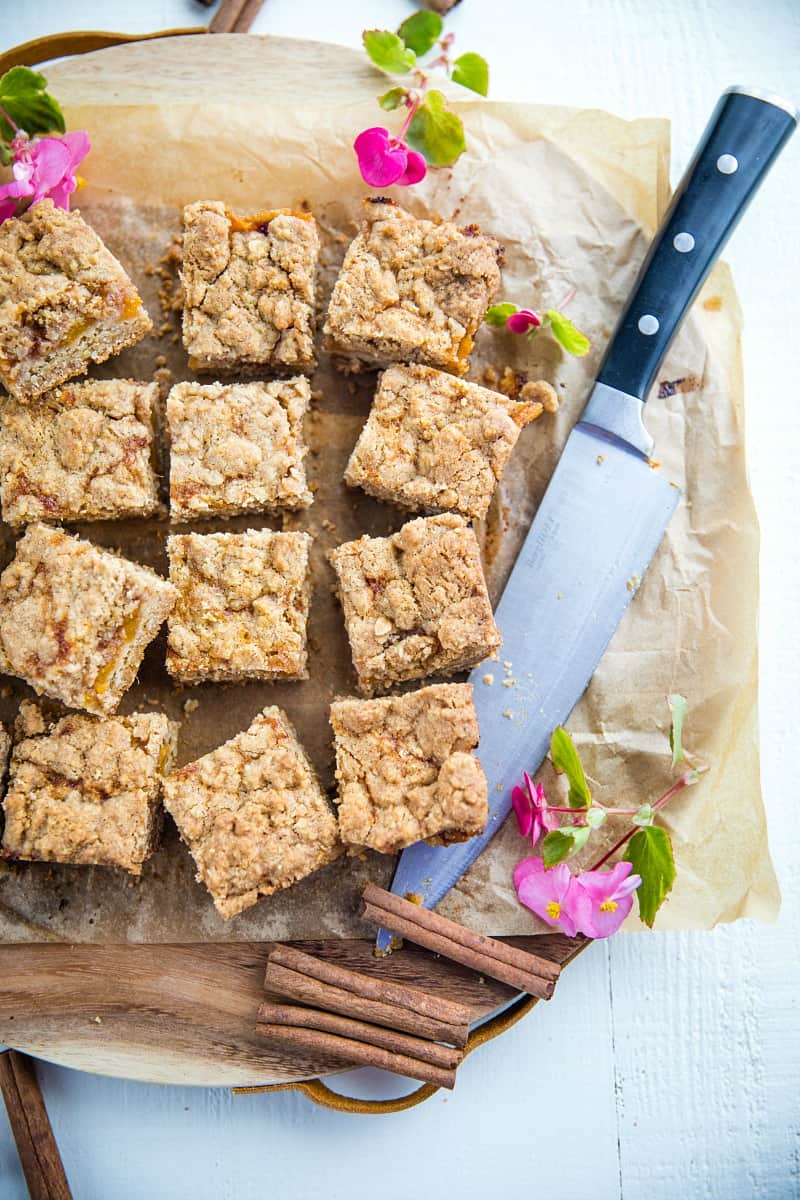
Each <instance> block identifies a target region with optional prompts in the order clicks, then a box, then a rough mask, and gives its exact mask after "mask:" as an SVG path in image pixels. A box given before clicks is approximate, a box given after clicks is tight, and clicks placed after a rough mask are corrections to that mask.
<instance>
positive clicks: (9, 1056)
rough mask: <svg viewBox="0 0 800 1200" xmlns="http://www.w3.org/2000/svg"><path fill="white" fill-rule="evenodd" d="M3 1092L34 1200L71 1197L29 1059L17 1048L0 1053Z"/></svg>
mask: <svg viewBox="0 0 800 1200" xmlns="http://www.w3.org/2000/svg"><path fill="white" fill-rule="evenodd" d="M0 1091H2V1093H3V1099H4V1101H5V1105H6V1112H7V1113H8V1123H9V1125H10V1126H11V1132H12V1133H13V1135H14V1141H15V1142H16V1144H17V1153H18V1154H19V1159H20V1163H21V1164H22V1172H23V1174H24V1176H25V1182H26V1183H27V1185H28V1192H29V1194H30V1197H31V1200H72V1192H71V1191H70V1189H69V1184H68V1183H67V1177H66V1175H65V1174H64V1166H63V1164H62V1162H61V1155H60V1154H59V1153H58V1146H57V1145H56V1140H55V1138H54V1137H53V1130H52V1128H51V1125H50V1119H49V1117H48V1116H47V1109H46V1108H45V1106H44V1100H43V1098H42V1093H41V1091H40V1089H39V1083H38V1080H37V1079H36V1071H35V1069H34V1065H33V1062H32V1060H31V1059H30V1058H28V1057H27V1056H26V1055H24V1054H18V1053H17V1051H16V1050H7V1051H5V1053H3V1054H0Z"/></svg>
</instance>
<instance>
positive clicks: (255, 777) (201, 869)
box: [164, 707, 340, 918]
mask: <svg viewBox="0 0 800 1200" xmlns="http://www.w3.org/2000/svg"><path fill="white" fill-rule="evenodd" d="M164 805H165V807H166V809H167V811H168V812H170V813H171V814H172V816H173V817H174V819H175V823H176V825H177V826H178V830H179V832H180V835H181V837H182V838H183V840H184V842H185V843H186V845H187V846H188V847H189V851H190V853H191V854H192V857H193V858H194V861H195V863H196V865H197V878H198V880H200V881H201V882H203V883H204V884H205V885H206V887H207V888H208V890H209V892H210V893H211V896H212V898H213V900H214V904H215V905H216V907H217V911H218V912H219V913H220V914H221V915H222V916H223V917H226V918H227V917H233V916H235V915H236V914H237V913H240V912H242V911H243V910H244V909H245V908H250V906H251V905H253V904H255V903H256V901H257V900H258V898H259V896H271V895H272V894H273V893H274V892H278V891H281V890H282V889H283V888H287V887H291V885H292V884H293V883H297V882H298V881H299V880H301V879H305V877H306V876H307V875H311V874H312V872H314V871H316V870H318V869H319V868H320V867H324V866H325V865H326V864H327V863H330V862H333V860H334V859H335V858H337V857H338V856H339V853H340V845H339V838H338V833H337V827H336V818H335V817H334V815H333V813H332V812H331V809H330V806H329V805H328V802H327V800H326V799H325V794H324V792H323V791H322V788H321V787H320V784H319V781H318V779H317V777H316V775H315V773H314V769H313V767H312V766H311V763H310V762H309V761H308V758H307V757H306V754H305V751H304V750H303V747H302V746H301V745H300V743H299V742H298V740H297V735H296V733H295V731H294V729H293V728H292V725H291V723H290V722H289V719H288V717H287V716H286V714H285V713H284V712H283V711H282V709H280V708H274V707H270V708H265V709H264V711H263V712H261V713H259V714H258V716H257V717H256V719H255V720H254V721H253V723H252V725H251V726H250V728H249V729H246V730H244V731H243V732H242V733H239V734H237V735H236V737H234V738H231V740H230V741H229V742H225V744H224V745H222V746H219V747H218V748H217V749H216V750H212V751H211V753H210V754H206V755H204V756H203V758H199V759H197V761H196V762H192V763H189V764H188V765H187V766H185V767H181V768H180V769H179V770H177V771H175V772H174V773H173V774H172V775H170V776H169V778H168V779H167V780H166V781H165V783H164Z"/></svg>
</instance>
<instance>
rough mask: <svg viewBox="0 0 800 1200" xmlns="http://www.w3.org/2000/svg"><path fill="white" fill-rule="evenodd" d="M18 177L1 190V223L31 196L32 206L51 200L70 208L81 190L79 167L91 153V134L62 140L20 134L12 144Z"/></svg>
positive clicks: (63, 137)
mask: <svg viewBox="0 0 800 1200" xmlns="http://www.w3.org/2000/svg"><path fill="white" fill-rule="evenodd" d="M12 148H13V151H14V165H13V167H12V172H13V175H14V178H13V179H12V180H11V182H10V183H6V184H3V186H2V187H0V221H5V220H6V219H7V218H8V217H10V216H11V215H12V214H13V213H14V212H15V211H16V201H17V200H21V199H27V198H28V197H30V199H31V204H36V203H37V201H39V200H43V199H44V198H45V197H48V198H49V199H50V200H52V201H53V203H54V204H55V205H56V206H57V207H58V208H69V197H70V194H71V193H72V192H74V191H75V188H76V187H77V180H76V179H75V168H76V167H77V166H78V163H80V162H82V161H83V159H84V158H85V157H86V155H87V154H88V153H89V148H90V142H89V136H88V134H86V133H84V132H83V131H82V130H80V131H77V132H75V133H65V134H64V135H63V136H62V137H44V138H37V139H36V140H35V141H32V140H31V139H30V138H28V137H26V136H25V135H24V134H17V136H16V137H15V138H14V141H13V143H12Z"/></svg>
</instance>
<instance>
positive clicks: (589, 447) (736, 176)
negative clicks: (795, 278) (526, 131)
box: [377, 87, 798, 951]
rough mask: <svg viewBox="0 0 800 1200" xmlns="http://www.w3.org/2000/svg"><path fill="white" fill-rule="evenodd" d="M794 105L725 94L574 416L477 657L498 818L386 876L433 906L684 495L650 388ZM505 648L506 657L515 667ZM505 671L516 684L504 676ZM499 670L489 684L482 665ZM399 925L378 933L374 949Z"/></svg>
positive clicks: (542, 742) (579, 688)
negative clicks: (665, 472)
mask: <svg viewBox="0 0 800 1200" xmlns="http://www.w3.org/2000/svg"><path fill="white" fill-rule="evenodd" d="M797 120H798V111H797V109H795V108H794V106H793V105H791V104H789V103H787V102H786V101H784V100H781V99H780V98H779V97H777V96H773V95H771V94H769V93H766V92H761V91H758V90H755V89H749V88H742V87H733V88H729V89H728V91H726V92H725V93H724V94H723V95H722V97H721V98H720V101H719V103H718V104H717V107H716V109H715V110H714V113H713V115H712V117H711V120H710V122H709V124H708V127H707V128H706V131H705V133H704V134H703V137H702V139H701V141H700V144H699V147H698V149H697V151H696V152H695V156H694V158H693V159H692V162H691V163H690V165H689V167H688V168H687V171H686V174H685V175H684V177H683V179H682V180H681V183H680V185H679V187H678V189H677V191H676V193H675V196H674V198H673V201H672V204H671V206H670V208H669V211H668V212H667V215H666V217H665V219H664V222H663V224H662V226H661V228H660V229H659V231H658V233H657V234H656V237H655V238H654V240H653V243H652V245H651V247H650V250H649V252H648V254H647V257H646V259H645V261H644V264H643V266H642V269H641V271H640V273H639V276H638V279H637V281H636V284H635V286H634V289H633V292H632V294H631V297H630V299H629V301H628V303H627V306H626V307H625V310H624V312H623V314H622V317H621V319H620V321H619V324H618V326H617V329H616V331H615V333H614V336H613V338H612V340H611V344H610V345H609V347H608V350H607V352H606V355H605V358H604V359H603V362H602V365H601V367H600V370H599V372H598V376H597V381H596V383H595V385H594V388H593V390H592V392H591V395H590V397H589V401H588V403H587V405H586V407H585V409H584V410H583V414H582V416H581V418H580V420H579V422H578V423H577V425H576V426H575V428H574V429H573V430H572V433H571V434H570V436H569V439H568V440H567V444H566V446H565V448H564V451H563V453H562V455H561V459H560V460H559V463H558V466H557V467H556V470H555V473H554V475H553V478H552V479H551V481H550V484H549V486H548V488H547V491H546V493H545V495H544V499H543V500H542V503H541V505H540V506H539V509H538V511H537V513H536V516H535V518H534V521H533V523H532V525H531V527H530V530H529V531H528V534H527V536H526V539H525V542H524V543H523V546H522V549H521V551H520V553H519V557H518V558H517V561H516V564H515V566H514V569H513V571H512V572H511V576H510V578H509V580H508V583H507V584H506V588H505V591H504V592H503V596H502V599H501V600H500V604H499V605H498V608H497V612H496V614H495V617H496V620H497V624H498V626H499V628H500V632H501V634H502V636H503V645H502V648H501V651H500V661H499V662H493V661H491V660H487V661H486V662H484V663H483V664H481V665H480V666H478V667H476V668H475V669H474V670H473V672H472V675H471V676H470V681H471V682H472V683H473V684H474V696H475V706H476V709H477V712H478V720H479V725H480V746H479V753H480V758H481V763H482V765H483V768H484V771H485V773H486V777H487V779H488V781H489V809H490V814H489V821H488V824H487V826H486V830H485V832H484V833H482V834H481V835H480V836H479V837H475V838H471V839H470V840H469V841H466V842H460V843H458V844H456V845H452V846H429V845H428V844H427V843H425V842H418V843H417V844H416V845H414V846H410V847H409V848H408V849H407V850H404V851H403V853H402V854H401V856H400V861H399V863H398V866H397V870H396V872H395V876H394V880H393V882H392V891H393V892H396V893H398V894H399V895H407V894H409V893H412V894H415V895H417V896H419V897H421V901H422V904H423V905H425V907H428V908H433V907H434V906H435V905H437V904H438V903H439V901H440V900H441V899H442V897H443V896H445V895H446V893H447V892H448V891H449V890H450V888H451V887H453V885H454V884H455V883H457V882H458V880H459V879H460V878H461V876H462V875H463V874H464V872H465V871H466V870H467V868H468V867H469V866H470V865H471V863H473V862H474V860H475V859H476V858H477V857H478V855H479V854H480V853H481V851H482V850H483V849H484V847H485V846H486V844H487V843H488V842H489V840H490V839H491V838H492V837H493V836H494V834H495V833H496V832H497V830H498V829H499V828H500V826H501V824H502V823H503V821H504V820H505V818H506V817H507V816H508V814H509V811H510V809H511V788H512V787H513V785H514V784H515V783H517V782H518V781H519V779H520V777H521V775H522V772H523V770H527V771H531V772H532V771H535V770H536V769H537V768H538V766H539V765H540V763H541V761H542V759H543V758H544V756H545V754H546V753H547V749H548V745H549V741H550V735H551V733H552V731H553V729H554V728H555V727H556V726H557V725H561V724H563V722H564V721H566V719H567V717H568V716H569V714H570V712H571V710H572V708H573V706H574V705H575V704H576V703H577V701H578V700H579V699H580V697H581V695H582V693H583V691H584V689H585V688H586V686H587V684H588V683H589V680H590V679H591V677H592V675H593V674H594V671H595V668H596V667H597V664H598V662H599V661H600V658H601V657H602V655H603V652H604V651H605V649H606V646H607V645H608V643H609V641H610V640H611V637H612V635H613V633H614V631H615V630H616V628H617V625H618V624H619V622H620V620H621V618H622V616H623V613H624V612H625V609H626V608H627V607H628V604H629V603H630V601H631V598H632V597H633V595H634V593H635V591H636V589H637V587H638V585H639V583H640V581H641V579H642V576H643V575H644V573H645V570H646V569H647V566H648V564H649V562H650V560H651V558H652V557H653V555H654V554H655V552H656V550H657V549H658V546H659V543H660V542H661V539H662V536H663V534H664V530H665V529H666V526H667V523H668V522H669V519H670V517H671V516H672V513H673V511H674V509H675V507H676V505H677V504H678V501H679V499H680V493H679V491H678V489H677V488H676V487H674V486H673V485H671V484H670V483H669V482H667V481H666V480H665V479H664V478H663V477H662V476H661V475H660V474H659V473H658V472H657V471H656V470H654V468H653V466H652V465H651V463H650V453H651V451H652V448H653V443H652V439H651V438H650V436H649V434H648V433H647V430H646V429H645V426H644V423H643V421H642V410H643V408H644V400H645V397H646V396H647V393H648V391H649V389H650V386H651V384H652V383H653V380H654V379H655V375H656V372H657V370H658V368H659V366H660V364H661V361H662V359H663V358H664V355H665V354H666V351H667V348H668V346H669V344H670V342H671V341H672V338H673V336H674V334H675V332H676V330H677V328H678V326H679V325H680V323H681V320H682V319H683V317H684V315H685V313H686V311H687V309H688V308H689V306H690V305H691V303H692V301H693V299H694V298H695V296H696V295H697V292H698V290H699V288H700V287H701V285H702V283H703V281H704V280H705V278H706V276H707V275H708V273H709V271H710V270H711V267H712V266H713V264H714V262H715V261H716V259H717V257H718V255H719V253H720V251H721V249H722V247H723V245H724V244H725V242H726V241H727V239H728V237H729V235H730V234H731V232H732V231H733V229H734V227H735V226H736V224H737V222H738V220H739V218H740V217H741V215H742V213H743V212H744V210H745V208H746V207H747V205H748V203H749V201H750V200H751V199H752V197H753V195H754V193H755V192H756V190H757V188H758V186H759V184H760V183H761V181H762V179H763V178H764V176H765V175H766V173H767V171H768V170H769V167H770V166H771V164H772V162H773V160H774V159H775V157H776V155H777V154H778V152H779V150H780V149H781V147H782V146H783V145H784V143H785V142H786V141H787V139H788V138H789V136H790V135H791V134H792V133H793V132H794V129H795V127H796V124H797ZM504 663H508V664H510V665H509V667H508V668H505V667H504V666H503V664H504ZM506 671H509V672H510V673H512V675H513V679H514V681H515V682H514V686H513V687H509V688H505V687H503V686H501V685H502V681H503V677H504V674H505V673H506ZM487 675H489V676H493V677H494V682H493V683H492V684H491V685H488V684H487V683H484V682H483V680H484V678H485V677H486V676H487ZM390 938H391V935H390V934H389V933H387V931H386V930H381V931H380V932H379V934H378V941H377V946H378V949H379V950H383V951H385V950H387V949H388V948H389V945H390Z"/></svg>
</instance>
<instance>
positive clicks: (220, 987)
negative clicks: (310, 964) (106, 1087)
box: [0, 934, 585, 1087]
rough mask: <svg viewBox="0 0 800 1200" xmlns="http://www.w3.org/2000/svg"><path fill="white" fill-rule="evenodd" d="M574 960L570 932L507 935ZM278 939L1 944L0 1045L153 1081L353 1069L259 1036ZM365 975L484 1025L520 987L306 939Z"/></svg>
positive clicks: (363, 947) (438, 962) (414, 955)
mask: <svg viewBox="0 0 800 1200" xmlns="http://www.w3.org/2000/svg"><path fill="white" fill-rule="evenodd" d="M505 940H507V941H509V942H511V943H513V944H514V945H518V946H520V947H521V948H524V949H527V950H533V949H535V950H536V952H537V953H538V954H542V955H544V956H545V957H547V958H550V959H552V960H553V961H555V962H562V963H565V962H567V961H569V960H570V959H571V958H573V957H574V956H575V954H576V953H577V952H579V950H580V949H581V948H582V947H583V945H585V943H582V942H574V941H570V940H569V939H568V938H565V937H562V936H560V935H557V934H554V935H546V936H538V937H527V938H523V937H518V938H508V939H505ZM271 944H272V943H270V942H231V943H213V944H211V943H209V944H197V945H181V946H178V945H160V946H159V945H128V946H96V945H88V946H68V945H61V944H58V945H52V944H51V945H41V944H39V945H18V946H4V947H1V948H0V1041H4V1042H5V1043H6V1044H7V1045H9V1046H12V1047H14V1048H15V1049H18V1050H23V1051H25V1052H27V1053H29V1054H32V1055H35V1056H37V1057H40V1058H45V1059H48V1060H49V1061H51V1062H56V1063H60V1064H62V1065H64V1066H69V1067H77V1068H79V1069H80V1070H82V1071H91V1072H94V1073H96V1074H101V1075H117V1076H122V1077H124V1078H127V1079H138V1080H143V1081H147V1082H152V1083H175V1084H196V1085H201V1086H206V1087H235V1086H254V1085H259V1084H270V1083H276V1082H281V1083H285V1082H287V1081H292V1080H301V1079H309V1078H315V1077H316V1076H319V1075H323V1074H329V1073H333V1072H334V1071H341V1070H342V1066H341V1064H340V1063H334V1062H332V1061H331V1060H326V1059H324V1058H312V1057H308V1056H305V1055H303V1054H301V1053H295V1052H294V1051H291V1050H288V1049H286V1048H284V1047H278V1046H274V1045H270V1043H268V1042H266V1041H265V1040H264V1039H262V1038H258V1037H256V1035H255V1033H254V1025H255V1015H256V1009H257V1008H258V1005H259V1003H260V1002H261V1001H262V1000H263V999H265V998H266V997H265V993H264V990H263V980H264V969H265V966H266V960H267V955H268V953H269V949H270V946H271ZM294 944H295V945H298V946H301V947H302V948H303V949H304V950H306V951H308V952H309V953H313V954H319V955H321V956H322V957H324V958H328V959H331V960H335V961H336V962H339V963H342V964H344V965H346V966H350V967H355V968H357V969H358V970H360V971H368V972H372V973H376V974H377V973H380V974H381V975H382V976H383V977H384V978H391V979H396V980H400V981H403V982H406V983H411V984H416V985H418V986H420V987H423V988H426V989H428V990H429V991H432V992H438V993H439V994H441V995H443V996H447V997H449V998H451V999H453V1000H460V1001H462V1002H463V1003H465V1004H467V1005H469V1007H470V1008H471V1010H472V1013H473V1020H474V1021H475V1022H481V1021H484V1020H485V1019H486V1018H487V1017H488V1016H489V1015H490V1014H492V1013H493V1012H495V1011H496V1010H497V1009H499V1008H502V1007H504V1006H506V1005H507V1004H508V1003H509V1002H510V1001H512V1000H513V999H514V997H515V995H516V994H517V993H515V992H514V989H513V988H510V987H507V986H506V985H505V984H502V983H497V982H495V981H494V980H491V979H482V978H480V977H479V976H477V975H476V974H475V972H474V971H470V970H468V969H467V968H465V967H460V966H458V965H457V964H456V963H450V962H447V961H445V960H444V959H442V958H439V957H437V956H436V955H433V954H430V953H428V952H427V951H426V950H421V949H418V948H417V947H415V946H405V947H404V948H403V949H402V951H399V952H396V953H395V954H393V955H391V956H390V957H389V958H385V959H376V958H375V957H374V956H373V954H372V946H373V943H372V941H371V940H369V939H331V940H327V941H320V942H298V943H294Z"/></svg>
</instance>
